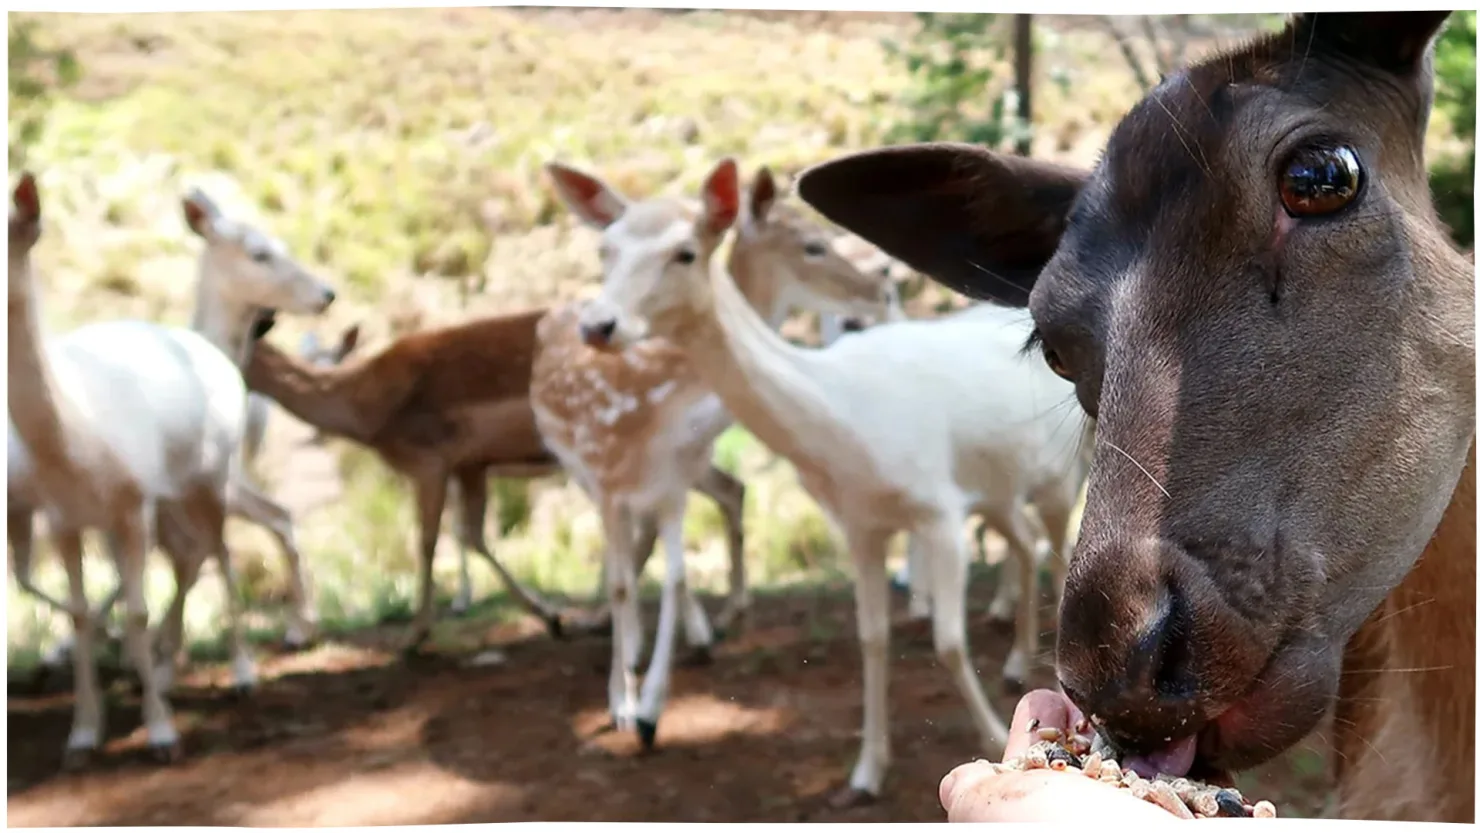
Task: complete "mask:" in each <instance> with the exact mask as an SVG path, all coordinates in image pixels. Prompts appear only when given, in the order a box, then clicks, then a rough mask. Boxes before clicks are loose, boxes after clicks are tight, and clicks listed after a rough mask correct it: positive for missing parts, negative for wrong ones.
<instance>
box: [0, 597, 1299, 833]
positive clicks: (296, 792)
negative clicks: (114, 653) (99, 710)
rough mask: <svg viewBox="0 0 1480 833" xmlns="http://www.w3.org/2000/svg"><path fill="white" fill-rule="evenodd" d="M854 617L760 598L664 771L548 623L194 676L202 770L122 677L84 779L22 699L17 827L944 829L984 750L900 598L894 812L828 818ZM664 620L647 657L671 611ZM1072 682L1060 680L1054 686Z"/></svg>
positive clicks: (1007, 700) (682, 715)
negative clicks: (464, 646)
mask: <svg viewBox="0 0 1480 833" xmlns="http://www.w3.org/2000/svg"><path fill="white" fill-rule="evenodd" d="M994 580H995V576H991V575H984V576H981V577H980V578H977V579H976V580H975V581H974V582H973V592H972V596H973V601H972V604H971V610H972V612H973V613H972V617H973V618H972V622H971V631H970V638H971V641H972V649H973V654H974V656H975V658H976V661H977V664H978V668H979V669H980V672H981V673H982V674H983V679H984V683H985V684H986V687H987V690H988V692H989V693H990V694H991V696H992V698H993V700H994V703H995V705H996V706H997V708H998V709H1000V710H1001V713H1002V715H1003V716H1004V719H1006V718H1007V717H1008V716H1010V714H1011V709H1012V705H1013V703H1014V701H1015V700H1014V698H1012V697H1009V696H1007V695H1006V694H1004V693H1003V692H1002V691H1001V686H1000V685H999V683H998V682H997V681H996V680H995V679H994V671H995V670H996V669H998V668H1000V666H1001V663H1002V661H1003V659H1004V658H1005V656H1006V653H1007V649H1008V643H1007V638H1006V637H1007V634H1006V633H1005V632H1003V631H1002V630H999V629H997V628H994V627H993V626H992V625H990V624H989V623H987V622H986V621H985V618H984V614H983V611H984V610H985V609H986V603H987V601H988V600H989V598H990V592H991V589H992V585H993V584H994ZM715 606H716V603H713V602H712V603H711V607H712V608H713V607H715ZM852 607H853V606H852V598H851V593H850V591H849V589H848V587H847V585H846V584H837V585H834V586H830V587H821V588H812V589H809V590H807V591H805V592H803V591H798V592H791V593H788V594H785V595H764V596H760V597H758V598H757V599H756V601H755V610H754V612H753V614H752V618H751V622H750V626H749V627H748V628H747V629H745V630H744V631H743V632H741V633H739V634H736V635H734V636H732V637H731V638H730V639H729V640H728V641H726V642H722V643H721V644H720V645H719V646H718V647H717V650H716V651H715V653H714V662H713V664H712V665H709V666H707V667H683V668H678V669H676V670H675V674H674V677H673V685H672V689H671V696H670V700H669V706H668V708H667V711H666V712H665V714H664V716H663V719H662V721H661V723H660V724H659V727H658V749H657V750H656V751H654V752H653V753H652V754H650V755H646V756H644V755H642V754H640V753H639V749H638V745H637V742H636V740H635V738H634V737H631V736H628V735H625V734H618V733H613V732H607V731H604V725H605V723H606V721H607V711H606V667H607V663H608V658H609V655H610V643H609V641H608V640H607V639H606V638H604V637H596V636H581V637H575V638H572V639H570V640H568V641H563V642H562V641H554V640H552V639H550V638H549V637H547V636H545V635H544V633H543V631H540V630H537V628H536V627H535V626H532V625H531V626H529V627H518V626H502V627H491V626H488V625H487V624H478V623H477V622H473V621H470V622H464V623H457V624H456V625H453V626H452V627H454V628H465V629H467V631H468V632H467V633H466V636H467V637H468V640H469V642H468V644H469V645H471V646H472V647H470V648H469V649H468V650H467V651H466V652H465V653H459V654H457V655H452V654H451V653H448V654H442V655H433V656H432V657H430V658H428V659H421V660H416V661H414V664H413V665H411V666H408V665H406V664H405V663H404V662H403V661H402V660H401V659H400V658H399V656H398V655H397V654H396V653H395V652H394V650H393V648H394V645H395V640H396V639H397V638H398V636H399V635H400V633H401V630H400V627H399V626H386V627H383V628H379V629H376V630H375V631H373V632H365V633H357V634H353V635H350V636H347V637H342V638H338V639H336V640H334V641H326V642H324V643H322V644H321V645H320V647H318V648H316V649H315V650H313V651H310V652H307V653H304V654H299V655H288V654H277V653H274V652H272V651H270V650H269V649H267V648H262V649H261V654H260V658H261V664H262V668H261V672H262V676H263V681H262V685H261V686H260V687H259V689H258V690H257V692H256V693H255V694H252V695H250V696H248V697H246V698H245V699H234V698H233V697H232V696H231V695H230V693H229V692H228V690H227V689H226V687H225V685H226V682H227V674H226V669H225V668H224V667H221V666H213V665H199V666H196V667H194V668H193V669H192V671H191V673H189V674H188V675H186V676H185V677H184V678H183V679H182V682H181V685H180V686H179V688H178V689H177V693H176V694H175V696H174V698H173V703H174V705H175V708H176V717H177V722H178V724H179V725H180V727H181V732H182V735H183V737H184V757H183V759H182V760H181V761H179V762H177V763H175V764H174V765H172V766H167V767H164V766H160V765H156V764H154V763H152V762H150V761H149V759H148V756H147V755H146V753H145V751H144V741H143V730H142V728H140V726H139V713H138V699H137V697H136V696H135V695H134V693H133V691H132V689H131V688H130V687H129V686H128V685H127V684H126V682H125V680H124V679H123V678H121V677H120V678H119V679H117V680H116V681H115V683H114V685H113V686H112V688H110V695H109V707H108V721H109V722H108V725H109V727H110V728H109V730H108V731H109V737H110V740H109V742H108V743H107V746H106V747H105V749H104V750H103V752H102V753H101V755H100V756H99V758H98V759H97V760H95V761H94V763H93V765H92V768H91V769H90V770H88V771H85V772H77V773H62V772H61V771H60V764H61V746H62V743H63V741H64V740H65V738H66V735H67V729H68V726H69V722H70V717H71V700H70V696H69V695H68V693H67V692H66V691H65V686H66V681H64V680H63V681H53V682H52V683H51V684H50V685H49V686H47V688H49V689H51V691H50V692H44V691H42V692H38V691H36V690H34V689H32V690H30V691H25V690H22V689H25V688H27V687H28V686H29V685H30V684H27V685H24V686H18V685H17V684H15V683H12V686H11V692H10V697H9V729H10V741H9V748H8V761H9V765H10V770H9V785H8V809H9V819H10V825H11V826H16V827H31V826H74V825H88V826H113V825H245V826H329V825H335V826H339V825H343V826H350V825H384V824H437V823H467V822H495V821H499V822H501V821H537V820H540V821H667V822H748V821H941V820H943V813H942V811H941V809H940V807H939V805H938V802H937V799H936V788H937V785H938V783H939V781H940V778H941V776H943V775H944V774H945V773H946V772H947V771H949V770H950V769H951V768H952V767H953V766H955V765H956V764H958V763H961V762H963V761H965V760H969V759H971V758H972V757H974V756H975V753H976V752H977V749H976V748H975V740H974V738H975V732H974V730H973V729H972V727H971V724H970V719H969V717H968V716H967V714H966V710H965V708H964V705H963V703H962V701H961V697H960V696H959V695H958V694H957V692H956V691H955V689H954V687H953V686H952V685H951V683H950V681H949V680H948V679H947V677H946V675H945V673H944V671H943V670H942V669H941V668H940V667H939V666H938V665H937V664H936V662H935V658H934V655H933V652H932V649H931V642H930V636H929V633H928V630H927V629H925V628H924V627H922V626H920V625H918V624H915V623H909V622H908V621H907V620H906V618H905V615H904V604H903V599H902V598H896V603H895V608H894V611H895V612H894V621H895V627H894V636H893V640H892V642H891V648H892V650H891V654H892V656H893V663H892V665H891V668H890V692H889V695H890V704H891V707H892V715H891V720H892V740H893V754H894V767H893V769H892V771H891V773H890V777H889V780H888V781H887V783H886V791H887V794H886V795H885V796H884V797H883V798H882V799H881V800H880V801H879V802H877V803H876V804H873V805H871V806H866V807H859V808H852V809H847V810H835V809H832V808H831V807H830V806H829V803H828V798H829V797H830V795H831V794H832V793H833V792H834V791H835V790H836V789H838V788H839V787H840V786H842V785H843V784H844V783H845V781H846V778H847V775H848V772H849V769H850V768H851V766H852V763H853V759H854V756H855V754H856V753H857V743H858V732H859V721H860V715H861V703H860V696H861V695H860V679H861V677H860V662H859V653H858V648H857V643H856V642H855V639H854V626H853V611H852ZM1046 613H1047V612H1046ZM1045 619H1046V620H1047V616H1046V617H1045ZM644 623H645V625H646V626H647V627H648V629H649V634H650V635H649V641H650V640H651V629H652V628H654V627H655V625H656V610H655V609H654V605H653V604H651V603H649V604H648V606H647V608H646V610H645V612H644ZM480 643H481V645H482V646H483V648H486V649H493V650H491V651H487V652H485V653H484V658H485V659H487V660H490V661H486V662H483V663H471V662H469V661H468V660H469V659H470V658H472V657H474V656H477V655H478V654H479V650H478V647H477V646H478V645H479V644H480ZM443 644H445V640H443ZM1051 646H1052V633H1051V631H1050V629H1049V628H1047V627H1046V628H1045V637H1044V646H1043V647H1044V649H1045V651H1049V650H1051ZM1046 655H1047V654H1046ZM1051 681H1052V674H1051V671H1050V669H1049V668H1048V667H1047V666H1046V664H1045V665H1044V667H1041V668H1039V669H1038V671H1037V675H1036V680H1035V683H1038V684H1044V685H1048V684H1051ZM58 688H61V689H63V690H61V691H57V690H56V689H58ZM1324 758H1325V753H1324V751H1323V750H1322V749H1320V748H1318V747H1310V748H1298V749H1297V750H1295V751H1294V752H1293V753H1291V754H1287V755H1286V756H1284V757H1283V758H1281V759H1280V760H1278V761H1276V762H1274V763H1273V764H1271V765H1269V766H1268V767H1266V768H1265V770H1264V771H1263V772H1260V773H1255V774H1254V775H1253V776H1252V777H1251V778H1250V779H1246V780H1252V781H1257V782H1259V784H1258V786H1257V787H1256V786H1254V785H1252V784H1247V783H1246V784H1244V785H1243V786H1245V788H1246V792H1248V793H1250V794H1254V793H1255V792H1257V794H1258V795H1259V796H1261V797H1266V796H1267V797H1269V798H1271V799H1273V800H1275V801H1276V802H1277V803H1278V804H1280V806H1281V808H1282V811H1283V812H1284V814H1285V815H1291V816H1311V815H1318V814H1320V813H1321V808H1322V805H1323V803H1324V801H1325V795H1326V791H1327V788H1328V785H1327V779H1326V767H1325V765H1324Z"/></svg>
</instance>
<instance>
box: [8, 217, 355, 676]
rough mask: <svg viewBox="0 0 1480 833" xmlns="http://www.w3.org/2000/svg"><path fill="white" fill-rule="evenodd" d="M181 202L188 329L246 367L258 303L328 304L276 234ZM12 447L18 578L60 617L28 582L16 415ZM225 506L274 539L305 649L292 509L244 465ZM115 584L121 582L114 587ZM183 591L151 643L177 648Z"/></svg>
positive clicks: (25, 489)
mask: <svg viewBox="0 0 1480 833" xmlns="http://www.w3.org/2000/svg"><path fill="white" fill-rule="evenodd" d="M182 206H183V209H184V216H185V220H186V223H187V224H188V225H189V227H190V228H191V230H192V231H194V232H195V233H196V234H197V235H199V236H200V237H201V238H202V240H204V241H205V244H206V246H205V249H204V250H203V251H202V253H201V257H200V261H199V266H198V277H197V280H196V292H195V310H194V313H193V316H192V329H194V330H195V332H197V333H199V334H200V335H202V336H204V337H205V338H206V339H207V340H208V341H210V342H211V343H212V344H214V345H215V346H216V347H217V348H218V349H220V350H221V351H222V352H224V353H226V355H227V356H228V357H230V358H232V360H233V361H234V362H236V363H237V365H238V367H244V366H245V362H246V358H247V355H248V354H247V351H248V350H249V349H250V346H251V344H252V342H253V341H254V335H255V334H254V332H253V330H254V328H255V327H257V326H258V319H259V317H260V312H261V310H262V309H264V308H270V309H276V310H284V311H287V312H289V313H297V314H305V315H316V314H319V313H322V312H323V311H324V310H325V309H327V307H328V305H329V304H330V303H332V302H333V300H334V292H333V290H332V289H330V288H329V287H328V286H327V285H325V284H324V283H322V282H321V281H319V280H318V279H317V278H315V277H314V276H313V275H311V274H310V273H309V272H307V271H306V270H305V269H303V267H302V266H300V265H299V264H298V263H297V262H296V261H295V260H294V259H293V258H292V257H291V255H289V253H288V251H287V248H286V247H285V246H284V245H283V243H282V242H281V241H280V240H278V239H276V238H274V237H272V236H271V235H269V234H267V233H266V232H264V231H262V230H261V229H259V228H256V227H254V226H252V225H250V224H248V223H245V222H243V221H241V220H237V219H231V218H227V217H225V216H224V215H222V214H221V212H220V210H219V209H218V208H217V207H216V205H215V203H214V202H212V201H211V200H210V198H209V197H207V196H206V195H205V194H204V193H202V192H200V191H199V190H197V191H195V192H193V193H191V194H189V195H187V196H186V197H185V198H184V199H183V201H182ZM244 445H245V442H244ZM8 448H9V452H10V453H9V458H8V460H7V466H6V485H7V507H6V510H7V516H8V521H9V525H8V528H7V539H8V542H9V544H10V549H11V554H12V565H13V569H14V571H15V575H16V583H17V584H18V585H19V586H20V587H21V589H22V590H24V591H26V592H27V593H29V594H31V595H32V596H34V597H35V598H37V599H38V600H40V601H42V602H43V603H45V604H46V605H48V606H49V607H51V608H53V609H55V610H57V611H58V612H62V613H64V614H65V613H66V610H67V607H66V605H65V604H63V603H62V602H60V601H59V600H57V599H54V598H52V597H51V596H49V595H48V594H46V593H44V592H43V591H41V590H40V589H39V588H37V587H36V586H35V584H34V582H33V581H32V579H31V564H32V538H33V536H34V533H33V524H34V507H35V506H36V504H35V502H34V500H35V498H34V494H33V493H34V487H33V485H32V484H31V483H30V480H31V478H32V477H34V465H33V463H32V461H31V459H30V455H29V454H28V452H27V449H26V447H25V443H24V442H23V441H22V440H21V438H20V436H19V435H18V434H17V432H16V430H15V425H14V420H13V419H12V420H11V425H10V435H9V443H8ZM227 513H228V514H229V515H233V516H237V517H241V518H243V519H245V520H248V521H251V522H253V523H255V524H258V525H260V526H262V527H263V528H265V529H267V530H268V531H269V532H270V533H272V534H273V536H274V537H275V538H276V539H277V540H278V543H279V545H280V546H281V547H282V550H283V552H284V554H285V556H286V557H287V561H288V569H289V588H290V603H291V609H290V611H289V622H288V627H287V632H286V635H285V642H286V643H287V645H288V646H289V647H295V648H296V647H301V646H303V645H304V644H306V643H307V641H308V640H309V639H310V638H311V635H312V631H313V625H312V622H313V615H312V608H311V606H310V604H309V599H308V595H307V592H306V589H305V581H304V579H303V575H302V558H301V556H300V554H299V552H298V548H297V544H296V542H295V541H294V535H293V526H292V518H291V516H290V515H289V514H288V512H287V511H286V510H285V509H283V508H282V507H281V506H279V505H278V504H276V503H275V502H273V501H271V500H270V499H268V498H266V497H264V496H263V495H261V494H260V493H259V492H258V491H257V489H256V488H255V487H253V486H252V485H251V484H250V483H249V482H247V480H246V472H245V471H244V470H243V471H239V472H236V473H235V474H234V475H233V479H232V483H231V488H230V489H229V490H228V494H227ZM161 523H168V521H161ZM161 537H162V539H163V540H171V539H172V538H173V537H174V536H169V535H168V534H166V535H162V536H161ZM171 556H172V557H174V558H176V559H177V560H178V559H180V558H183V559H184V561H182V562H179V563H180V564H184V563H188V562H189V561H190V560H191V559H190V558H189V557H187V556H188V553H171ZM197 566H198V565H197ZM193 575H194V574H193V573H186V574H184V577H185V578H186V580H187V584H189V583H192V582H193V581H194V578H193ZM121 587H122V585H119V589H120V590H121ZM188 590H189V587H188V586H186V587H179V586H177V587H176V593H175V598H174V602H173V603H172V604H171V606H170V608H169V610H168V611H167V614H166V616H165V619H164V620H163V621H164V623H165V624H164V625H163V632H162V637H161V639H160V641H159V643H158V646H157V647H159V648H160V649H161V650H162V651H176V650H178V649H179V648H180V647H182V643H181V640H182V637H183V632H182V631H183V622H184V619H183V617H184V604H185V599H186V598H187V596H188ZM118 594H119V590H115V591H114V592H113V593H111V594H110V595H109V596H108V597H107V598H106V599H105V600H104V601H103V603H102V605H101V607H100V609H99V612H98V617H99V619H100V620H105V619H106V618H107V616H108V614H109V612H110V611H111V610H112V607H113V605H114V604H115V603H116V601H117V599H118ZM70 649H71V646H70V640H68V641H66V642H64V643H63V644H62V645H61V646H59V650H58V651H56V652H54V653H53V654H52V655H51V656H50V657H48V663H55V662H57V661H59V660H60V658H61V657H62V656H64V655H65V653H66V652H67V651H70ZM166 676H167V677H168V676H169V672H166Z"/></svg>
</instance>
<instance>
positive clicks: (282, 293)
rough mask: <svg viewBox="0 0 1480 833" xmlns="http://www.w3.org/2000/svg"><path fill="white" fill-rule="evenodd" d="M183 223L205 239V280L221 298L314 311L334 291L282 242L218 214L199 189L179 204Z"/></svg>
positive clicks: (330, 300)
mask: <svg viewBox="0 0 1480 833" xmlns="http://www.w3.org/2000/svg"><path fill="white" fill-rule="evenodd" d="M182 205H183V207H184V211H185V222H186V224H187V225H188V226H190V230H191V231H193V232H195V233H196V234H197V235H199V236H200V238H201V239H202V240H204V241H205V243H206V253H205V258H206V260H207V263H208V267H207V268H208V276H209V277H208V278H207V279H208V280H210V281H211V282H212V283H213V285H214V289H215V291H216V292H217V293H218V294H219V295H220V296H221V297H222V298H223V299H225V300H227V301H229V302H231V303H233V304H236V305H241V306H249V307H260V308H267V309H273V310H277V311H281V312H287V313H292V314H297V315H317V314H319V313H322V312H323V311H324V310H326V309H328V308H329V305H330V304H331V303H333V302H334V290H333V289H331V288H330V287H329V286H328V284H325V283H324V282H323V281H321V280H319V279H318V278H316V277H314V276H313V275H312V274H311V273H309V272H308V270H306V269H304V268H303V267H302V266H301V265H299V263H298V262H297V261H296V260H294V259H293V256H292V255H291V254H290V253H289V252H288V247H287V246H286V245H284V243H283V241H281V240H279V239H278V238H276V237H273V236H271V235H269V234H267V233H266V232H264V231H262V230H260V229H257V228H254V227H252V226H250V225H248V224H246V223H243V222H240V221H237V220H233V219H230V218H228V217H226V216H224V215H222V214H221V212H220V210H219V209H217V208H216V205H215V203H214V202H212V201H211V199H210V198H209V197H207V196H206V195H205V194H204V193H202V192H200V191H198V190H197V191H194V192H192V193H191V194H190V195H189V196H187V197H185V199H184V200H183V202H182Z"/></svg>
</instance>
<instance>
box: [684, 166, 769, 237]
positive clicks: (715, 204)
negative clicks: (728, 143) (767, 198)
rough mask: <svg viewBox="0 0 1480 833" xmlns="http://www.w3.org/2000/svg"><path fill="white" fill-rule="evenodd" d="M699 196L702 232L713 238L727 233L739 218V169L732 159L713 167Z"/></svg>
mask: <svg viewBox="0 0 1480 833" xmlns="http://www.w3.org/2000/svg"><path fill="white" fill-rule="evenodd" d="M773 184H774V183H773ZM700 194H701V195H702V196H703V201H704V216H703V218H702V219H701V220H700V224H701V226H702V227H703V230H704V231H705V232H706V233H708V234H711V235H715V236H718V235H722V234H724V233H725V232H726V231H729V229H730V226H732V225H734V224H735V218H737V217H739V216H740V169H739V167H738V166H737V165H736V164H735V160H734V159H733V158H731V157H728V156H726V157H725V158H724V159H721V160H720V161H719V164H717V165H715V166H714V170H712V171H710V172H709V176H707V177H705V179H704V186H703V188H701V189H700Z"/></svg>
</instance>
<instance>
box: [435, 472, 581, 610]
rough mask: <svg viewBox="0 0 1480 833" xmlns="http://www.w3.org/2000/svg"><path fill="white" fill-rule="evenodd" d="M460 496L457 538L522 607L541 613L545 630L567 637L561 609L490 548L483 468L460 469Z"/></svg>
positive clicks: (486, 491) (486, 488)
mask: <svg viewBox="0 0 1480 833" xmlns="http://www.w3.org/2000/svg"><path fill="white" fill-rule="evenodd" d="M457 488H458V495H459V497H460V498H461V499H462V512H461V513H460V514H461V516H462V524H461V527H460V529H459V533H458V540H459V542H460V544H461V545H462V546H463V547H466V548H469V549H471V550H473V551H474V552H476V553H478V554H479V555H481V556H483V559H484V560H485V561H487V562H488V563H489V564H490V565H491V566H492V567H493V571H494V572H496V573H498V577H499V580H500V581H502V582H503V584H504V589H506V590H508V591H509V595H511V596H513V597H514V600H515V601H516V602H518V603H519V605H520V606H521V607H523V608H524V609H525V610H527V611H529V612H530V613H531V614H533V615H535V616H538V617H539V618H540V619H541V620H543V621H544V623H545V629H546V630H548V631H549V632H550V635H551V636H553V637H555V638H556V639H561V638H563V637H564V636H565V629H564V626H563V624H562V622H561V620H560V613H559V611H557V610H555V608H554V606H552V605H551V604H550V603H549V602H547V601H545V600H544V599H542V598H540V596H539V595H538V594H536V593H535V592H534V591H532V590H529V589H527V588H525V587H524V586H523V585H522V584H520V583H519V581H518V580H517V579H515V578H514V576H513V574H512V573H510V572H509V571H508V570H507V569H505V568H504V565H503V562H501V561H499V560H498V558H497V557H496V556H494V554H493V553H492V552H490V551H489V549H488V544H487V543H485V542H484V538H483V521H484V517H485V513H486V512H487V510H488V479H487V478H486V477H485V476H484V473H483V472H482V471H478V472H475V473H474V472H460V473H459V474H458V481H457Z"/></svg>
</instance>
